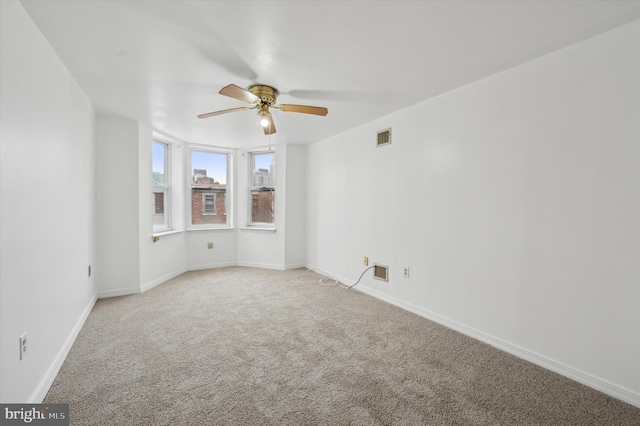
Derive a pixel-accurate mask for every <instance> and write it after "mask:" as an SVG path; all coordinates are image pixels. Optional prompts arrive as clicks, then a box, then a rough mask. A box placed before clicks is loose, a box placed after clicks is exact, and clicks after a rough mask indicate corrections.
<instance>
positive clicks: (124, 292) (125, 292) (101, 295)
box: [98, 288, 140, 299]
mask: <svg viewBox="0 0 640 426" xmlns="http://www.w3.org/2000/svg"><path fill="white" fill-rule="evenodd" d="M132 294H140V289H135V288H121V289H118V290H107V291H100V292H98V299H106V298H108V297H118V296H130V295H132Z"/></svg>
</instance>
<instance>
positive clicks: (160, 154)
mask: <svg viewBox="0 0 640 426" xmlns="http://www.w3.org/2000/svg"><path fill="white" fill-rule="evenodd" d="M151 158H152V166H151V167H152V169H151V171H152V180H153V195H152V203H153V209H152V211H153V232H160V231H166V230H168V229H170V224H169V205H170V204H169V145H167V144H165V143H162V142H158V141H153V143H152V145H151Z"/></svg>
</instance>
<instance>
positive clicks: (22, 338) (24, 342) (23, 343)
mask: <svg viewBox="0 0 640 426" xmlns="http://www.w3.org/2000/svg"><path fill="white" fill-rule="evenodd" d="M26 355H27V333H23V334H22V336H20V361H22V360H23V358H24V357H25V356H26Z"/></svg>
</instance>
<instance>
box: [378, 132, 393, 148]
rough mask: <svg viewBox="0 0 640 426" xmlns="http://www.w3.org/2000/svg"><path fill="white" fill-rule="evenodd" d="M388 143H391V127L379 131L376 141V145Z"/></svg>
mask: <svg viewBox="0 0 640 426" xmlns="http://www.w3.org/2000/svg"><path fill="white" fill-rule="evenodd" d="M390 144H391V128H389V129H386V130H381V131H379V132H378V143H376V147H379V146H385V145H390Z"/></svg>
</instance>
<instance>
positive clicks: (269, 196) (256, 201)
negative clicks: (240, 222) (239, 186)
mask: <svg viewBox="0 0 640 426" xmlns="http://www.w3.org/2000/svg"><path fill="white" fill-rule="evenodd" d="M274 202H275V193H274V191H251V222H252V223H273V207H274Z"/></svg>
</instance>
